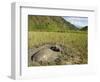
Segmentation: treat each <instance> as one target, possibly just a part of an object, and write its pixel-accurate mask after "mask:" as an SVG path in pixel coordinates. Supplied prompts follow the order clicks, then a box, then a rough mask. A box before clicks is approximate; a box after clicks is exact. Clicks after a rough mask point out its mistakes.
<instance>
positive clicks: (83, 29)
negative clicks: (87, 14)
mask: <svg viewBox="0 0 100 82" xmlns="http://www.w3.org/2000/svg"><path fill="white" fill-rule="evenodd" d="M80 30H81V31H87V30H88V26H84V27H82V28H81V29H80Z"/></svg>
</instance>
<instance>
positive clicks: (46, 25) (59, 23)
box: [28, 15, 78, 32]
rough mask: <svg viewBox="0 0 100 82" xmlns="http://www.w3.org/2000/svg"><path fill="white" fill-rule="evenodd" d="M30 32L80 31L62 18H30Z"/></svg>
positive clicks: (37, 16)
mask: <svg viewBox="0 0 100 82" xmlns="http://www.w3.org/2000/svg"><path fill="white" fill-rule="evenodd" d="M28 30H29V31H48V32H51V31H54V32H65V31H68V30H78V28H77V27H76V26H74V25H73V24H71V23H70V22H68V21H66V20H65V19H64V18H63V17H61V16H39V15H29V16H28Z"/></svg>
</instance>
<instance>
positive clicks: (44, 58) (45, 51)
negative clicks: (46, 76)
mask: <svg viewBox="0 0 100 82" xmlns="http://www.w3.org/2000/svg"><path fill="white" fill-rule="evenodd" d="M60 51H61V49H60V48H59V47H56V46H46V47H44V48H42V49H40V50H39V51H37V52H36V53H34V54H33V55H32V57H31V59H32V61H36V62H44V63H45V62H52V61H55V60H56V59H57V58H58V56H59V55H60V54H61V52H60Z"/></svg>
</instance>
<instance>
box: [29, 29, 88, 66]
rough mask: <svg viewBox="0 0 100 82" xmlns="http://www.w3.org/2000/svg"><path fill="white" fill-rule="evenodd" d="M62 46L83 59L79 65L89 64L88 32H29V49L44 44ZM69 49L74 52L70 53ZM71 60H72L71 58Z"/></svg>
mask: <svg viewBox="0 0 100 82" xmlns="http://www.w3.org/2000/svg"><path fill="white" fill-rule="evenodd" d="M48 43H52V44H62V45H64V46H65V47H66V51H67V52H68V53H69V54H73V56H74V55H76V53H78V55H79V56H80V57H81V61H80V62H79V64H86V63H88V56H87V32H86V31H79V32H62V33H61V32H34V31H30V32H28V49H31V48H33V47H38V46H40V45H44V44H48ZM67 47H69V48H71V49H72V50H73V52H71V51H68V50H67ZM69 59H70V58H69Z"/></svg>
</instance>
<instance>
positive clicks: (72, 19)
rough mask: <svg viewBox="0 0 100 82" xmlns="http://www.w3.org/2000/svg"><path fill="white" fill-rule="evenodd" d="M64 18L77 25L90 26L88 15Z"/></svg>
mask: <svg viewBox="0 0 100 82" xmlns="http://www.w3.org/2000/svg"><path fill="white" fill-rule="evenodd" d="M63 18H64V19H65V20H67V21H69V22H70V23H72V24H74V25H75V26H77V27H83V26H88V17H74V16H64V17H63Z"/></svg>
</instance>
